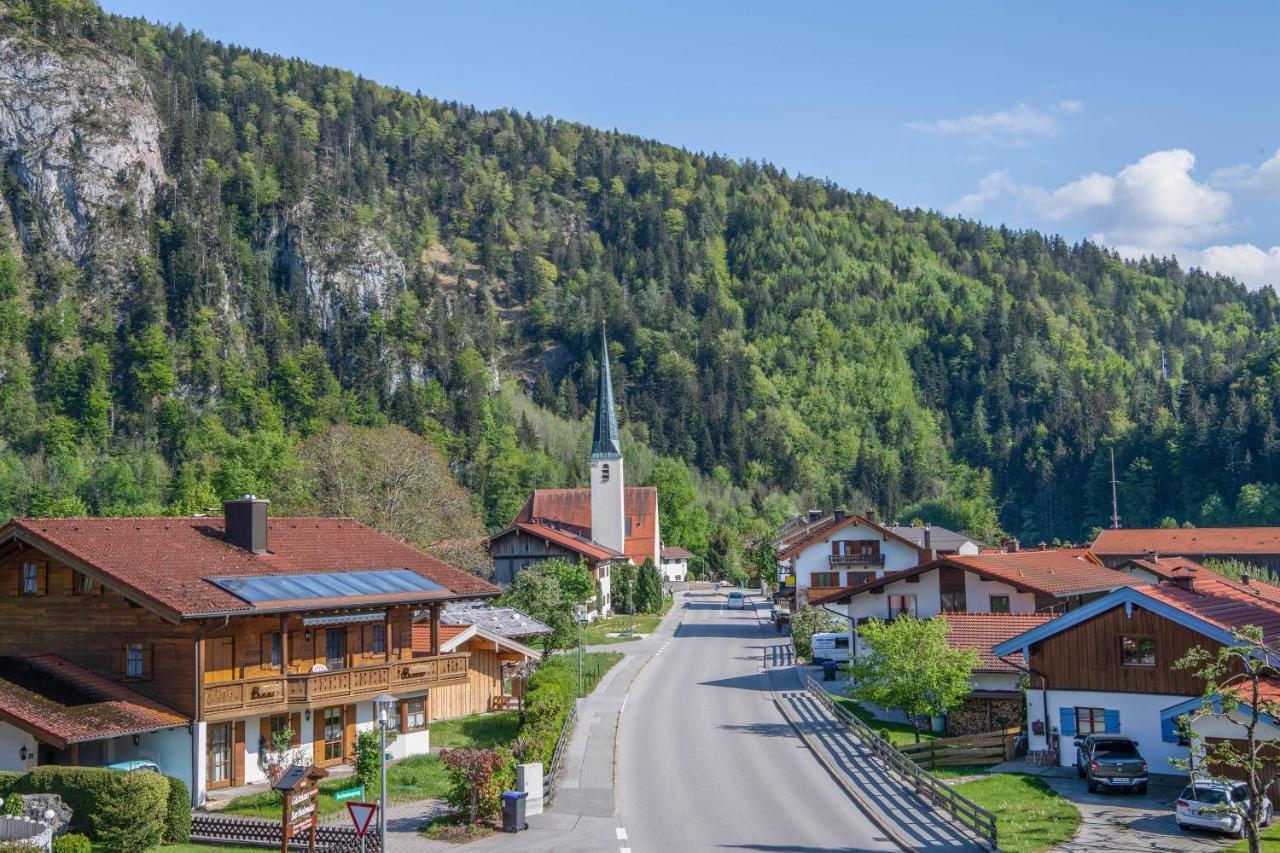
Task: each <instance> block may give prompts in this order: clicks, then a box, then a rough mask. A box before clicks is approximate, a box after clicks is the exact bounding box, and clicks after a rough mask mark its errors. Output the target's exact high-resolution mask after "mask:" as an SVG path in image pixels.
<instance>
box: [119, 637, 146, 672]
mask: <svg viewBox="0 0 1280 853" xmlns="http://www.w3.org/2000/svg"><path fill="white" fill-rule="evenodd" d="M145 672H146V662H145V660H144V655H143V653H142V643H126V644H125V647H124V677H125V678H142V677H143V675H144V674H145Z"/></svg>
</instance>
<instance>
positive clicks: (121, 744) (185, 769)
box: [103, 726, 191, 784]
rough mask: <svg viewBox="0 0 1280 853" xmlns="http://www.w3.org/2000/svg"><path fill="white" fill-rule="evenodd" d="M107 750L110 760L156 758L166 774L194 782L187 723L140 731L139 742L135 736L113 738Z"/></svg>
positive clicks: (112, 761) (152, 759)
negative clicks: (185, 724) (136, 742)
mask: <svg viewBox="0 0 1280 853" xmlns="http://www.w3.org/2000/svg"><path fill="white" fill-rule="evenodd" d="M103 754H104V755H105V756H106V763H107V764H115V763H116V762H117V761H133V760H135V759H148V760H151V761H154V762H155V763H156V764H159V765H160V770H161V772H162V773H164V774H165V775H168V776H177V777H178V778H179V779H181V780H182V781H184V782H186V783H187V784H191V735H190V734H189V733H188V732H187V727H186V726H180V727H178V728H173V729H163V730H162V731H158V732H148V733H146V734H143V735H138V745H137V746H134V744H133V738H132V737H118V738H112V739H111V740H109V741H107V743H106V750H105V752H104V753H103Z"/></svg>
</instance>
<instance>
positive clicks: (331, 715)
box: [323, 705, 346, 766]
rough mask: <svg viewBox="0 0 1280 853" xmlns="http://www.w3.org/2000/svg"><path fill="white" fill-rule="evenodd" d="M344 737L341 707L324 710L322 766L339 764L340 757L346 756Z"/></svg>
mask: <svg viewBox="0 0 1280 853" xmlns="http://www.w3.org/2000/svg"><path fill="white" fill-rule="evenodd" d="M344 735H345V731H344V726H343V720H342V706H341V705H337V706H334V707H332V708H325V709H324V734H323V736H324V762H323V766H328V765H330V764H339V763H341V762H342V756H343V755H345V754H346V750H345V749H344V748H343V747H344V743H343V737H344Z"/></svg>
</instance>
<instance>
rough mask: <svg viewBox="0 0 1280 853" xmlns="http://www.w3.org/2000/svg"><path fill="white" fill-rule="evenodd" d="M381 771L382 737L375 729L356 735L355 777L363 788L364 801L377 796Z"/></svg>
mask: <svg viewBox="0 0 1280 853" xmlns="http://www.w3.org/2000/svg"><path fill="white" fill-rule="evenodd" d="M381 771H382V736H381V733H380V732H378V730H377V729H372V730H370V731H364V732H360V734H358V735H356V772H355V777H356V779H357V780H358V781H359V782H360V784H361V785H363V786H364V795H365V798H366V799H372V798H373V797H375V796H377V794H378V785H379V784H380V783H381V781H382V780H381V778H380V776H381Z"/></svg>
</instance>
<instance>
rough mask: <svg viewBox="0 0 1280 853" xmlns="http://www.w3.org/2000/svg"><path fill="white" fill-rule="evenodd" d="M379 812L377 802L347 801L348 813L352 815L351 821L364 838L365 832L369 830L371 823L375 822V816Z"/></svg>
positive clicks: (358, 833)
mask: <svg viewBox="0 0 1280 853" xmlns="http://www.w3.org/2000/svg"><path fill="white" fill-rule="evenodd" d="M377 812H378V804H377V803H347V813H348V814H350V815H351V822H352V823H354V824H355V825H356V835H358V836H359V837H360V838H364V834H365V833H366V832H368V831H369V824H371V823H373V816H374V815H375V814H377Z"/></svg>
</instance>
